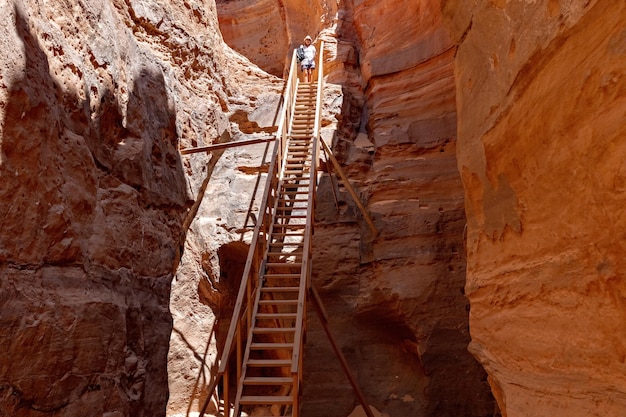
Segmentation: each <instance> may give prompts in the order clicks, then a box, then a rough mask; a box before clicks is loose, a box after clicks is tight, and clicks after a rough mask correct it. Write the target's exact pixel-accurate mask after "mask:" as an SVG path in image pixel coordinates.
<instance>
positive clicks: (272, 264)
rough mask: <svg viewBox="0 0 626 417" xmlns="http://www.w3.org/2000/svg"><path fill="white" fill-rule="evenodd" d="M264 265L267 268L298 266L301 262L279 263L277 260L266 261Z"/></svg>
mask: <svg viewBox="0 0 626 417" xmlns="http://www.w3.org/2000/svg"><path fill="white" fill-rule="evenodd" d="M292 236H302V235H292ZM265 266H266V267H267V268H300V267H301V266H302V264H301V263H295V264H286V263H279V262H268V263H266V264H265Z"/></svg>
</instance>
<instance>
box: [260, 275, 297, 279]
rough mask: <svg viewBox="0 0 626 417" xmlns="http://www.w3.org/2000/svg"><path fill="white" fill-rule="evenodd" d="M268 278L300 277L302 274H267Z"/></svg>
mask: <svg viewBox="0 0 626 417" xmlns="http://www.w3.org/2000/svg"><path fill="white" fill-rule="evenodd" d="M263 276H264V277H265V278H266V279H299V278H300V274H265V275H263Z"/></svg>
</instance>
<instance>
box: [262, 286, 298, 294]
mask: <svg viewBox="0 0 626 417" xmlns="http://www.w3.org/2000/svg"><path fill="white" fill-rule="evenodd" d="M261 292H262V293H268V292H280V293H284V292H300V287H262V288H261Z"/></svg>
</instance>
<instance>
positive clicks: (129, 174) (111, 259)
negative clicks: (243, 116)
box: [0, 0, 271, 417]
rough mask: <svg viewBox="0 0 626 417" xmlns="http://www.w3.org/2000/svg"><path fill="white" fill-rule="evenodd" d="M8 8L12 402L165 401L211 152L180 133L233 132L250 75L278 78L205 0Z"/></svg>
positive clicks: (108, 408)
mask: <svg viewBox="0 0 626 417" xmlns="http://www.w3.org/2000/svg"><path fill="white" fill-rule="evenodd" d="M0 14H2V16H4V17H5V22H6V24H5V25H2V26H1V27H0V42H1V43H2V46H3V51H4V52H3V54H2V57H1V58H0V117H1V119H2V122H1V124H0V225H1V227H0V277H1V278H0V328H1V329H2V333H1V336H0V351H1V352H2V358H1V359H0V415H2V416H39V415H44V414H45V415H47V416H68V417H69V416H85V415H94V416H95V415H98V416H105V417H120V416H164V415H165V408H166V402H167V398H168V383H167V381H168V374H167V366H166V364H167V354H168V347H169V342H170V341H169V339H170V334H171V332H172V316H171V314H170V311H169V303H170V284H171V280H172V276H173V273H174V270H175V269H176V268H177V265H178V263H179V261H180V256H181V249H182V245H181V242H183V241H184V240H185V232H186V228H185V227H184V226H185V220H186V216H187V212H188V208H189V206H190V203H191V202H192V200H193V199H194V198H195V197H196V194H197V191H198V189H199V188H200V184H201V182H202V179H203V174H202V172H203V170H204V171H206V170H207V168H206V165H207V161H208V160H209V158H208V157H207V156H201V155H200V156H198V157H196V158H195V159H193V160H192V161H191V160H185V161H183V160H181V156H180V153H179V148H180V147H189V146H197V145H203V144H208V143H211V142H212V141H213V140H214V139H215V138H218V137H220V134H221V133H222V132H223V131H231V128H230V121H229V117H230V116H231V113H235V109H236V108H242V107H247V106H248V105H249V103H251V100H250V99H249V96H247V95H246V94H242V93H241V91H247V92H249V94H250V95H251V96H254V95H259V96H260V94H257V92H255V87H254V86H255V82H256V84H258V81H256V80H259V79H260V78H257V75H258V76H260V77H263V79H264V80H268V82H269V85H270V86H271V80H270V78H268V77H267V76H266V75H263V74H261V72H260V71H258V70H254V69H250V68H248V67H247V65H246V63H247V61H246V60H245V59H243V58H241V57H239V56H238V55H236V54H233V53H230V52H229V51H228V49H227V48H225V47H224V44H223V43H222V41H221V38H220V37H219V31H218V28H217V26H218V24H217V20H216V15H215V9H214V6H212V5H211V4H210V2H199V1H185V2H169V3H167V4H157V2H147V1H135V0H133V1H117V0H111V1H100V0H98V1H83V2H79V3H76V2H64V1H55V0H49V1H45V2H40V1H35V0H32V1H30V0H25V1H8V2H7V1H5V2H2V4H1V5H0ZM244 74H245V77H244ZM231 77H232V78H231ZM247 82H251V85H250V86H247V87H243V84H244V83H247ZM270 89H271V87H270ZM254 100H256V98H254ZM247 113H252V111H247ZM251 118H253V117H252V116H251ZM231 133H232V136H236V135H237V134H238V131H237V130H236V129H232V131H231ZM175 343H176V341H174V342H173V344H175Z"/></svg>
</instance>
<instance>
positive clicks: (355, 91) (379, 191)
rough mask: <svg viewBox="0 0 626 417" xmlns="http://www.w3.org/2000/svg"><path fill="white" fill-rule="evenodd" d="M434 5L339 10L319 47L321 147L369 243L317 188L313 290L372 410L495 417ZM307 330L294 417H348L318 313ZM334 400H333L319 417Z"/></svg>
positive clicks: (447, 72)
mask: <svg viewBox="0 0 626 417" xmlns="http://www.w3.org/2000/svg"><path fill="white" fill-rule="evenodd" d="M440 7H441V5H440V3H439V2H438V1H420V2H411V1H405V2H397V1H394V2H391V1H359V2H356V1H354V2H352V1H347V2H344V3H343V8H342V10H340V12H339V15H338V21H337V22H335V31H334V33H335V34H334V36H332V37H330V39H328V45H329V47H330V48H331V49H332V50H331V51H330V53H329V56H331V57H336V60H337V61H338V62H335V63H331V64H330V65H329V67H330V68H331V71H332V72H331V74H330V75H329V79H330V80H333V81H335V80H336V82H339V83H341V85H342V92H341V100H342V101H341V103H342V104H341V109H340V114H339V115H338V119H339V120H338V122H337V132H336V133H335V135H334V137H330V138H328V139H329V141H331V142H333V144H334V149H335V152H336V154H337V155H338V157H339V158H340V159H341V161H342V162H343V164H344V167H345V169H346V171H347V172H348V173H349V176H350V179H351V180H352V182H353V183H354V184H355V185H356V187H357V189H358V190H359V192H360V194H361V196H362V200H363V201H365V202H366V204H367V208H368V210H369V211H370V213H371V214H372V216H373V218H374V223H375V225H376V227H377V229H378V232H377V234H376V235H373V234H371V232H370V231H369V230H368V228H367V226H366V225H365V223H364V221H363V220H362V218H361V217H360V214H359V213H358V210H357V209H356V207H355V205H354V203H353V202H352V201H351V199H350V197H349V196H348V195H347V193H345V192H343V193H341V194H340V197H339V209H336V208H335V203H334V202H333V196H332V192H331V186H332V184H331V181H330V179H329V177H324V178H323V182H322V187H321V189H320V195H319V202H318V204H319V205H320V207H319V208H318V213H316V220H317V222H318V227H317V228H316V232H315V233H316V238H315V245H314V247H315V248H316V249H315V261H314V283H315V285H317V286H318V287H319V290H320V293H321V295H322V298H323V300H324V301H325V303H326V307H327V309H328V310H329V311H330V317H331V328H332V330H333V331H334V332H335V333H336V336H337V338H338V340H339V343H340V345H341V346H342V348H343V351H344V353H345V354H346V356H347V358H348V361H349V362H350V364H351V366H352V367H353V370H354V372H355V373H356V375H357V378H358V380H359V383H360V384H361V385H362V387H363V390H364V391H365V394H366V397H368V399H369V401H371V403H372V405H373V406H375V407H376V408H377V409H379V410H380V411H382V412H384V413H386V414H388V415H390V416H395V415H420V416H458V415H464V416H492V415H494V413H496V412H497V407H496V406H495V404H494V400H493V398H492V397H491V394H490V389H489V387H488V385H487V382H486V374H485V373H484V370H483V369H482V367H481V366H480V365H479V364H478V362H477V361H476V360H475V359H474V358H473V357H472V356H471V355H470V354H469V353H468V352H467V346H468V343H469V332H468V313H467V308H468V303H467V300H466V298H465V297H464V295H463V287H464V285H465V254H464V247H463V233H464V226H465V217H464V206H463V188H462V183H461V179H460V176H459V173H458V170H457V161H456V104H455V84H454V53H455V45H454V43H453V41H452V39H451V38H450V37H449V36H448V34H447V30H446V28H445V27H444V26H443V20H442V15H441V11H440ZM373 22H376V23H375V24H374V23H373ZM309 323H310V324H309V326H310V327H309V336H308V338H307V342H308V343H309V345H308V346H309V347H308V350H307V352H306V355H305V358H306V359H305V368H306V367H307V365H306V364H307V361H309V360H310V362H308V363H309V364H311V365H310V367H309V375H308V378H309V379H308V381H311V382H310V383H309V384H310V385H312V386H309V385H307V386H306V387H305V398H304V402H303V415H306V416H321V415H332V416H343V415H348V414H349V412H350V411H351V410H352V408H354V405H355V399H354V395H353V393H352V392H351V389H350V386H349V385H348V384H347V382H346V379H345V378H343V379H339V378H333V379H332V380H331V379H329V378H328V377H327V376H325V375H328V374H331V373H338V374H341V370H340V368H339V365H338V362H337V360H336V359H335V358H334V356H333V354H332V353H331V351H330V349H329V347H328V343H327V342H326V341H325V336H324V335H323V334H322V333H321V331H320V330H319V327H318V326H317V321H316V318H315V316H311V317H310V320H309ZM312 334H313V335H312ZM311 357H313V359H309V358H311ZM390 358H394V359H393V360H391V359H390ZM320 364H323V365H320ZM460 375H462V377H459V376H460ZM305 380H307V379H306V376H305ZM333 392H334V393H337V392H339V393H340V394H341V395H337V396H338V397H339V398H335V399H333V400H332V401H333V403H334V404H335V406H334V407H333V409H332V410H328V406H327V404H328V401H329V400H328V398H329V397H330V396H332V393H333Z"/></svg>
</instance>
